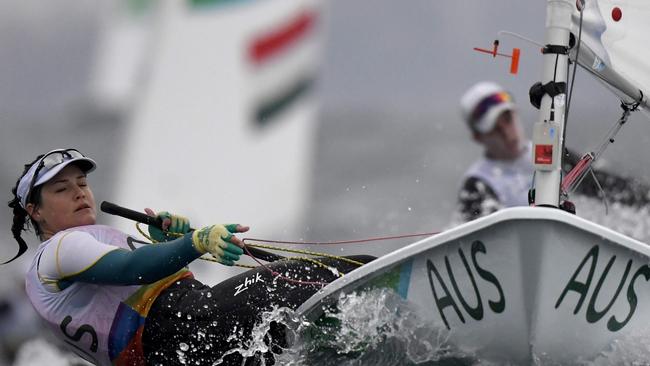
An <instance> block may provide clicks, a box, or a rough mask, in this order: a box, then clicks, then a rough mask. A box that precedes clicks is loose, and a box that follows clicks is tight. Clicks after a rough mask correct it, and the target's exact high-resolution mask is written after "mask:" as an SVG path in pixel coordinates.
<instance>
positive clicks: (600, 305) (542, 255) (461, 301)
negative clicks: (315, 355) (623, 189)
mask: <svg viewBox="0 0 650 366" xmlns="http://www.w3.org/2000/svg"><path fill="white" fill-rule="evenodd" d="M649 256H650V248H648V246H647V245H645V244H643V243H641V242H638V241H636V240H633V239H630V238H628V237H625V236H623V235H621V234H618V233H616V232H614V231H611V230H609V229H607V228H604V227H602V226H599V225H596V224H594V223H591V222H589V221H586V220H584V219H581V218H579V217H577V216H574V215H570V214H567V213H565V212H563V211H560V210H556V209H545V208H513V209H507V210H503V211H500V212H497V213H495V214H493V215H490V216H488V217H485V218H483V219H480V220H476V221H473V222H470V223H467V224H465V225H462V226H459V227H457V228H454V229H452V230H449V231H446V232H444V233H442V234H439V235H436V236H433V237H430V238H428V239H426V240H422V241H420V242H417V243H414V244H412V245H409V246H407V247H405V248H402V249H400V250H398V251H396V252H393V253H391V254H389V255H386V256H384V257H381V258H379V259H377V260H376V261H374V262H372V263H370V264H368V265H366V266H364V267H361V268H359V269H358V270H355V271H354V272H352V273H350V274H348V275H346V276H345V277H343V278H341V279H340V280H337V281H335V282H333V283H332V284H330V285H329V286H327V287H326V288H325V289H324V290H323V291H321V292H320V293H319V294H317V295H316V296H314V297H312V298H311V299H309V300H308V301H307V302H306V303H304V304H303V305H302V306H301V307H300V308H299V309H298V312H299V313H300V314H301V315H304V316H306V317H307V318H309V319H311V320H315V319H316V318H318V317H319V316H320V315H321V314H322V312H323V310H322V309H323V306H324V305H326V304H331V303H332V302H334V301H335V299H336V298H338V296H340V295H341V293H350V292H353V291H357V290H361V289H364V288H369V287H372V286H373V284H377V283H382V284H384V285H386V284H389V287H392V288H393V289H395V291H397V292H398V293H399V294H400V295H401V296H402V297H403V298H404V299H405V300H406V301H407V302H408V303H409V304H410V305H412V306H413V308H414V309H415V311H416V312H417V314H418V315H419V316H420V317H421V318H422V319H425V320H426V321H427V322H430V323H432V324H434V325H435V326H438V327H440V328H441V329H447V330H448V335H449V343H451V344H454V345H456V346H457V347H459V348H460V349H462V350H463V351H468V352H471V353H473V354H475V355H476V356H477V357H480V358H485V359H490V360H495V361H505V360H507V361H509V362H516V363H529V362H532V360H533V359H534V358H537V357H540V356H541V357H543V358H544V359H548V360H553V361H555V362H560V363H572V362H576V361H579V360H593V359H595V358H596V357H597V356H598V355H599V353H600V352H603V351H606V350H607V349H608V347H610V346H611V345H612V342H614V341H615V340H617V341H619V342H620V341H624V340H626V339H629V338H630V337H635V336H639V335H642V334H644V332H646V330H645V329H647V324H648V323H649V321H650V313H649V312H647V311H646V310H645V309H647V308H648V306H649V305H650V290H649V286H648V284H647V280H648V279H650V267H648V258H649Z"/></svg>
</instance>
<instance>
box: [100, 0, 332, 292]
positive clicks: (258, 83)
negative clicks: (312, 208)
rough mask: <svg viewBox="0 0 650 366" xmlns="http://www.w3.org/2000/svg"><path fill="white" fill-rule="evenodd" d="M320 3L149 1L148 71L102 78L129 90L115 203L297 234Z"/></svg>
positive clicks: (311, 128)
mask: <svg viewBox="0 0 650 366" xmlns="http://www.w3.org/2000/svg"><path fill="white" fill-rule="evenodd" d="M321 5H322V4H321V2H320V1H319V0H295V1H293V0H292V1H283V0H269V1H233V0H229V1H224V0H188V1H161V2H156V3H155V6H156V9H155V12H153V13H154V16H155V20H153V21H152V22H151V23H150V26H151V27H153V28H151V31H152V32H153V33H152V34H151V35H150V36H148V39H150V40H151V42H150V43H148V44H147V53H146V55H145V57H146V60H144V61H140V62H139V63H140V64H141V65H142V64H144V65H147V70H146V72H145V74H146V75H147V77H146V78H144V79H142V80H139V82H141V84H139V85H137V88H133V87H129V86H128V85H126V84H128V83H122V84H120V85H121V86H122V87H121V88H112V89H111V88H108V86H109V84H108V83H104V85H106V86H107V87H106V88H105V90H117V89H119V93H117V94H119V95H122V96H130V97H132V98H134V99H133V102H134V103H133V107H132V110H131V112H130V116H129V117H128V121H127V122H126V128H125V140H124V142H123V143H121V144H120V145H122V146H123V150H122V151H121V152H120V154H121V164H118V167H119V168H118V171H117V177H116V178H117V183H116V194H115V196H114V197H112V199H111V200H114V201H115V202H116V203H118V204H121V205H125V206H128V207H132V208H134V209H137V210H142V209H143V208H144V207H152V208H153V209H155V210H167V211H170V212H176V213H178V214H182V215H185V216H188V217H190V218H191V220H192V226H194V227H200V226H202V225H208V224H214V223H228V222H238V223H241V224H245V225H250V226H251V228H252V230H251V232H250V234H251V236H256V237H268V236H272V235H275V236H295V235H296V231H297V228H298V226H299V224H301V219H302V217H303V216H304V213H305V209H306V203H307V199H308V198H309V193H310V192H309V186H310V179H309V177H310V173H311V172H310V166H311V158H312V156H313V154H312V149H311V148H312V146H313V137H314V132H315V122H316V121H315V119H316V111H317V106H318V104H317V103H316V98H315V97H314V93H309V91H310V88H311V86H312V85H313V83H314V80H315V78H316V74H317V71H318V66H319V59H320V55H319V48H320V45H321V43H322V42H321V39H320V34H321V32H320V24H321V21H322V19H320V16H321V15H322V12H321ZM122 24H123V23H122ZM147 29H149V28H147ZM138 34H140V35H141V33H138ZM114 65H115V64H114ZM130 65H131V66H132V67H133V66H134V63H131V64H130ZM134 91H135V92H134ZM116 223H117V224H118V225H119V226H121V227H123V228H125V229H126V230H129V231H132V230H133V224H132V223H130V222H126V221H125V220H122V219H118V220H116ZM209 267H210V268H212V269H214V272H218V273H219V274H220V275H219V276H220V278H225V277H224V276H229V274H228V273H227V271H224V268H223V267H221V266H215V265H209ZM206 268H208V267H206ZM212 269H205V271H210V272H212ZM193 270H195V271H197V272H202V269H201V267H200V266H199V268H196V269H194V268H193ZM200 276H201V274H200ZM210 277H211V275H210V274H203V275H202V278H210ZM218 280H219V278H217V277H212V279H210V280H208V282H218Z"/></svg>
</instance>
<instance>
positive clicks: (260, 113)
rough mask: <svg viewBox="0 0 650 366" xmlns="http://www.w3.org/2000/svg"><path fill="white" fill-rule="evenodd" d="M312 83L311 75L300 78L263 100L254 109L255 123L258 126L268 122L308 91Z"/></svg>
mask: <svg viewBox="0 0 650 366" xmlns="http://www.w3.org/2000/svg"><path fill="white" fill-rule="evenodd" d="M313 84H314V79H313V78H311V77H307V78H303V79H300V80H299V81H298V82H296V83H295V84H294V85H292V86H291V87H290V88H288V89H287V90H286V91H285V92H284V93H282V94H280V95H278V96H277V97H275V98H272V99H270V100H268V101H266V102H263V103H262V104H261V105H260V106H258V107H257V108H256V109H255V124H256V125H258V126H265V125H267V124H269V122H271V120H272V119H273V118H275V117H276V116H277V115H278V114H280V113H281V112H282V111H284V110H285V109H287V108H288V107H289V106H290V105H291V104H293V102H295V101H296V100H297V99H298V98H299V97H300V96H302V95H303V94H305V93H306V92H307V91H309V89H311V86H312V85H313Z"/></svg>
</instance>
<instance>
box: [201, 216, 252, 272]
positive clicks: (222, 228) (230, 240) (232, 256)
mask: <svg viewBox="0 0 650 366" xmlns="http://www.w3.org/2000/svg"><path fill="white" fill-rule="evenodd" d="M247 230H248V228H247V227H245V226H241V225H238V224H229V225H212V226H207V227H204V228H202V229H199V230H195V231H194V233H192V244H193V245H194V248H196V250H197V251H198V252H199V253H202V254H203V253H210V254H212V256H213V257H214V259H216V260H217V261H218V262H219V263H221V264H223V265H226V266H232V265H233V264H235V262H237V261H238V260H239V257H240V256H241V255H242V254H243V253H244V250H243V249H242V248H241V247H240V246H239V245H241V240H240V239H239V238H237V237H236V236H234V235H233V233H241V232H244V231H247Z"/></svg>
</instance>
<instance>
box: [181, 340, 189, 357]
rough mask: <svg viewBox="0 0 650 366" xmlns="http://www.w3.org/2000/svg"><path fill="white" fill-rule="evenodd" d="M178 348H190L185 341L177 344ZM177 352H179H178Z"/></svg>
mask: <svg viewBox="0 0 650 366" xmlns="http://www.w3.org/2000/svg"><path fill="white" fill-rule="evenodd" d="M178 348H180V349H181V351H187V350H188V349H190V346H188V345H187V343H183V342H181V344H179V345H178ZM181 353H182V352H181ZM179 354H180V353H179Z"/></svg>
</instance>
